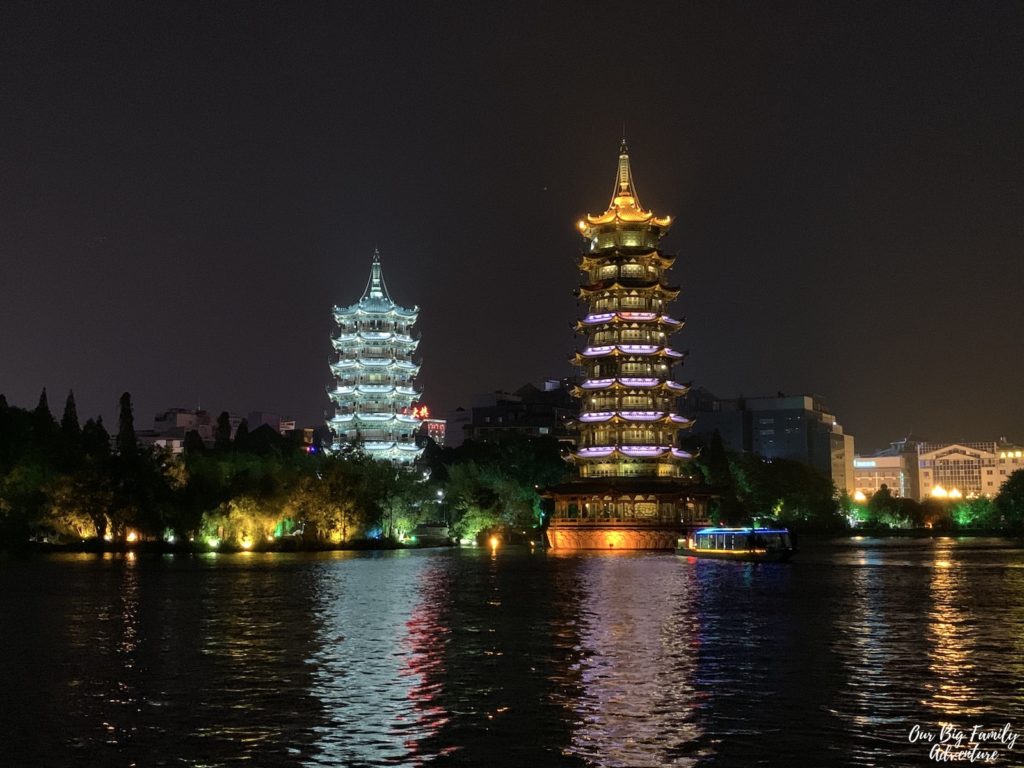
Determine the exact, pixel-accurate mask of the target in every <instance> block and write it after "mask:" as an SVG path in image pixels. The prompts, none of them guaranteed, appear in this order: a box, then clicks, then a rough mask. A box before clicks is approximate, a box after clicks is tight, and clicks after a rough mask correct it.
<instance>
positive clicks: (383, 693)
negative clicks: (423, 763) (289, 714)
mask: <svg viewBox="0 0 1024 768" xmlns="http://www.w3.org/2000/svg"><path fill="white" fill-rule="evenodd" d="M323 565H324V567H323V568H322V569H321V572H320V574H319V575H320V583H319V587H318V592H317V605H316V607H315V610H316V613H317V616H318V619H319V625H320V630H319V635H320V637H319V638H318V642H317V644H316V645H317V650H316V652H315V653H314V654H313V658H312V659H311V660H310V662H311V663H312V664H313V665H315V668H316V671H315V674H314V676H313V684H312V688H311V694H312V695H313V696H315V697H316V698H317V699H319V700H320V701H321V702H322V705H323V710H324V711H323V717H324V720H325V723H324V724H323V725H319V726H317V727H316V728H315V731H316V733H317V741H316V745H315V746H316V750H317V753H318V754H317V755H316V757H315V762H316V763H319V764H322V765H331V766H339V765H367V764H375V765H380V764H390V765H414V764H417V763H418V762H419V761H418V760H415V759H413V758H412V757H411V756H412V755H414V754H415V752H416V744H417V742H419V741H420V740H421V739H423V738H426V737H427V736H429V735H430V734H431V733H432V732H433V731H434V730H435V729H436V727H437V723H438V721H439V717H438V716H437V713H435V715H434V716H433V717H432V716H429V715H428V716H424V714H423V709H422V704H423V700H424V699H425V698H429V697H430V696H431V695H432V690H431V689H430V687H429V686H428V684H427V683H426V680H425V674H426V671H427V668H429V667H430V665H436V664H439V663H442V662H441V661H440V657H439V656H437V655H436V654H429V653H427V652H426V646H427V645H429V644H430V642H431V639H430V638H429V637H424V631H428V632H429V629H427V630H425V627H427V628H429V626H430V624H431V623H430V621H429V618H428V617H427V615H426V614H427V613H428V612H429V610H430V606H429V604H427V603H426V602H425V600H424V596H423V594H422V586H423V581H424V580H425V579H426V580H429V579H430V578H431V577H430V573H429V572H430V569H431V568H436V567H437V566H438V564H437V563H436V562H434V563H432V562H431V560H430V559H429V558H425V557H419V556H417V555H415V554H406V555H405V556H403V555H402V554H401V553H394V554H389V555H386V556H381V557H347V556H343V555H341V556H338V557H337V558H336V559H335V560H334V561H333V562H330V563H324V564H323ZM413 585H416V586H415V587H414V588H410V587H411V586H413Z"/></svg>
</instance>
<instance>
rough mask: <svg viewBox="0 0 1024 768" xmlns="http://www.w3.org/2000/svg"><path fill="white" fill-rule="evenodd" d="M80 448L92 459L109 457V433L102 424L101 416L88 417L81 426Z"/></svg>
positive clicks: (101, 459)
mask: <svg viewBox="0 0 1024 768" xmlns="http://www.w3.org/2000/svg"><path fill="white" fill-rule="evenodd" d="M82 450H83V451H85V455H86V456H87V457H89V458H91V459H93V460H94V461H105V460H106V459H108V458H110V433H109V432H107V430H106V428H105V427H104V426H103V417H102V416H98V417H96V420H95V421H94V420H93V419H89V420H87V421H86V422H85V426H84V427H82Z"/></svg>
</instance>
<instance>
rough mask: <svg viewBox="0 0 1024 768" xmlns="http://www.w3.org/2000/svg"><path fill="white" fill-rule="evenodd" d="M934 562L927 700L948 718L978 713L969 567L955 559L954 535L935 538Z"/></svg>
mask: <svg viewBox="0 0 1024 768" xmlns="http://www.w3.org/2000/svg"><path fill="white" fill-rule="evenodd" d="M933 557H934V560H933V562H932V563H931V566H932V567H931V598H932V599H931V607H930V609H929V610H928V614H927V618H928V632H927V641H928V645H927V647H928V659H929V665H928V668H929V670H930V671H931V673H932V675H931V679H930V680H929V682H928V683H926V685H925V688H926V690H927V691H929V693H930V696H929V697H928V699H927V701H926V704H927V705H928V706H929V707H930V708H932V709H934V710H936V711H937V712H938V713H939V714H940V715H943V716H944V717H943V719H944V720H945V721H946V722H950V721H951V719H953V718H958V717H969V716H974V715H977V714H979V713H980V712H981V711H982V708H981V707H979V706H977V697H976V693H975V690H974V687H973V685H972V684H971V680H972V678H973V676H974V669H975V665H974V662H973V658H972V651H973V645H974V637H975V628H974V622H973V619H972V617H971V611H970V606H969V605H968V604H967V602H966V599H965V598H966V594H965V590H964V587H963V581H964V579H965V578H966V569H964V568H960V567H957V564H956V563H954V562H953V557H954V555H953V542H952V539H940V540H938V541H937V542H936V546H935V550H934V555H933Z"/></svg>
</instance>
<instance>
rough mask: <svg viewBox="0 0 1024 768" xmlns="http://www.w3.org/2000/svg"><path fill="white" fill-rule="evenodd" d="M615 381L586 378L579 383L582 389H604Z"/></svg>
mask: <svg viewBox="0 0 1024 768" xmlns="http://www.w3.org/2000/svg"><path fill="white" fill-rule="evenodd" d="M614 383H615V379H586V380H585V381H584V382H583V383H582V384H580V386H581V387H583V389H605V388H606V387H610V386H611V385H612V384H614Z"/></svg>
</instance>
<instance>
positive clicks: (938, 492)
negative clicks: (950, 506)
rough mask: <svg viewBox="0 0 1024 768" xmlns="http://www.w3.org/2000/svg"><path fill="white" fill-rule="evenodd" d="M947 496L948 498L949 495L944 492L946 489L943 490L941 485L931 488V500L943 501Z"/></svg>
mask: <svg viewBox="0 0 1024 768" xmlns="http://www.w3.org/2000/svg"><path fill="white" fill-rule="evenodd" d="M947 496H949V494H948V493H947V492H946V489H945V488H943V487H942V486H941V485H936V486H935V487H934V488H932V497H933V498H936V499H944V498H946V497H947Z"/></svg>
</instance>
